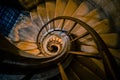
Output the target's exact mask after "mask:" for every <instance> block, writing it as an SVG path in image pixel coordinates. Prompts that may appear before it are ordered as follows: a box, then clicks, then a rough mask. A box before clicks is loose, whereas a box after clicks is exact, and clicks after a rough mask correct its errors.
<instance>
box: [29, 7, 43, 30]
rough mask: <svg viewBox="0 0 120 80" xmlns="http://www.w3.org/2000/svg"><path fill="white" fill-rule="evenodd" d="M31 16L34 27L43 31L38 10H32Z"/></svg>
mask: <svg viewBox="0 0 120 80" xmlns="http://www.w3.org/2000/svg"><path fill="white" fill-rule="evenodd" d="M30 16H31V20H32V23H33V24H34V25H36V26H37V27H38V28H40V29H41V27H42V26H41V25H42V23H41V20H40V18H39V16H38V13H37V9H34V10H32V11H31V12H30Z"/></svg>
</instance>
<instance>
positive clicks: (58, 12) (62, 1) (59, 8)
mask: <svg viewBox="0 0 120 80" xmlns="http://www.w3.org/2000/svg"><path fill="white" fill-rule="evenodd" d="M67 2H68V0H56V9H55V17H57V16H62V14H63V12H64V9H65V7H66V5H67Z"/></svg>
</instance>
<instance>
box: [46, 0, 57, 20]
mask: <svg viewBox="0 0 120 80" xmlns="http://www.w3.org/2000/svg"><path fill="white" fill-rule="evenodd" d="M45 4H46V14H47V18H48V21H49V20H51V19H52V18H54V15H55V8H56V0H51V1H47V0H46V2H45Z"/></svg>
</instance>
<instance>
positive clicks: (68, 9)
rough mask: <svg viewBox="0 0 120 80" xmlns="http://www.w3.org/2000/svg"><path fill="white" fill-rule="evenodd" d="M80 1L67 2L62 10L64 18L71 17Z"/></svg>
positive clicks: (71, 0)
mask: <svg viewBox="0 0 120 80" xmlns="http://www.w3.org/2000/svg"><path fill="white" fill-rule="evenodd" d="M80 3H81V1H79V0H78V1H77V0H69V1H68V4H67V6H66V8H65V10H64V13H63V15H64V16H71V15H72V14H73V12H74V11H75V10H76V9H77V8H78V6H79V5H80Z"/></svg>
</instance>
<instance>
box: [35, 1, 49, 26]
mask: <svg viewBox="0 0 120 80" xmlns="http://www.w3.org/2000/svg"><path fill="white" fill-rule="evenodd" d="M37 12H38V16H39V18H40V20H41V23H42V25H44V24H45V23H46V22H47V21H48V20H47V14H45V13H46V6H45V3H41V4H39V5H38V6H37Z"/></svg>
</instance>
